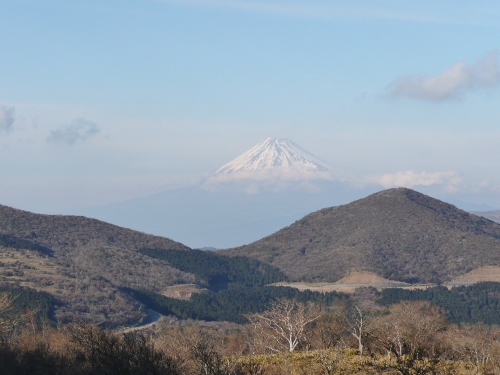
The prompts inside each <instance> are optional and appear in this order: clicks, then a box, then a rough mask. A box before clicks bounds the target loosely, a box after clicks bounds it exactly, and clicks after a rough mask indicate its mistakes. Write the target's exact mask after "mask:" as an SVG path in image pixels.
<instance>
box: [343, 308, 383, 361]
mask: <svg viewBox="0 0 500 375" xmlns="http://www.w3.org/2000/svg"><path fill="white" fill-rule="evenodd" d="M335 315H336V317H337V320H338V322H339V323H340V325H341V326H342V328H343V329H344V330H345V331H346V332H348V333H349V334H350V335H351V336H353V337H354V338H355V339H356V341H357V342H358V350H359V356H360V357H362V356H363V353H364V348H365V342H366V339H367V337H368V334H369V330H370V329H371V327H372V325H373V322H374V316H373V313H371V312H369V311H365V310H363V309H361V307H359V306H345V307H344V308H342V309H339V310H337V311H336V312H335Z"/></svg>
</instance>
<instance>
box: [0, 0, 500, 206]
mask: <svg viewBox="0 0 500 375" xmlns="http://www.w3.org/2000/svg"><path fill="white" fill-rule="evenodd" d="M1 4H2V22H0V33H1V35H2V36H3V38H2V54H1V58H0V71H1V72H2V74H0V160H1V161H0V178H1V179H2V183H1V184H0V203H1V204H7V205H11V206H15V207H18V208H23V209H30V210H35V211H40V212H49V211H50V212H56V211H57V210H63V209H68V208H72V207H81V206H86V205H98V204H105V203H110V202H116V201H120V200H124V199H129V198H133V197H136V196H144V195H147V194H151V193H154V192H158V191H161V190H164V189H166V188H168V187H171V186H178V185H179V184H185V183H189V182H190V181H194V180H196V179H197V178H199V177H200V176H201V175H203V174H205V173H208V172H211V171H213V170H215V169H217V168H218V167H220V166H221V165H222V164H225V163H226V162H228V161H229V160H231V159H232V158H234V157H235V156H237V155H238V154H240V153H242V152H244V151H245V150H247V149H248V148H250V147H252V146H253V145H255V144H256V143H258V142H260V141H261V140H263V139H264V138H266V137H268V136H270V137H284V138H289V139H291V140H293V141H294V142H296V143H298V144H299V145H301V146H302V147H304V148H305V149H307V150H309V151H311V152H313V153H314V154H316V155H318V156H319V157H321V158H323V159H325V160H328V161H329V162H331V163H333V164H335V165H338V166H339V167H342V168H344V169H348V170H349V171H351V172H352V173H355V174H357V175H358V176H360V178H363V179H367V180H372V181H378V182H382V183H384V184H385V186H386V187H390V186H399V185H406V186H408V187H412V186H418V184H419V183H420V184H422V183H426V184H435V185H437V186H440V187H442V189H443V191H447V192H449V193H450V194H451V195H453V194H454V195H455V196H457V197H460V199H461V200H464V201H474V202H482V203H485V204H488V205H490V206H491V207H492V208H500V176H499V174H498V171H499V167H500V147H499V146H498V145H499V144H500V68H499V64H500V54H499V53H500V23H499V22H498V19H500V4H498V2H497V1H481V2H479V3H474V4H472V3H470V2H465V1H453V2H452V1H440V2H431V1H406V2H401V1H384V0H373V1H358V2H352V1H336V2H332V1H316V0H309V1H284V0H283V1H278V0H268V1H259V0H253V1H246V0H233V1H230V0H205V1H203V0H178V1H177V0H163V1H161V0H157V1H146V0H143V1H140V0H136V1H134V0H124V1H123V0H122V1H115V0H109V1H104V0H101V1H81V0H80V1H71V0H66V1H56V0H45V1H23V0H21V1H1Z"/></svg>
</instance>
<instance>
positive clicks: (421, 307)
mask: <svg viewBox="0 0 500 375" xmlns="http://www.w3.org/2000/svg"><path fill="white" fill-rule="evenodd" d="M389 311H390V314H389V315H387V316H384V317H381V318H380V319H378V321H377V327H376V330H375V332H374V335H375V337H376V338H377V340H378V342H379V344H381V346H382V347H383V348H385V350H386V351H387V353H388V362H387V363H386V366H388V367H389V368H393V369H395V370H397V371H399V373H401V374H404V375H406V374H431V373H434V371H435V369H436V368H437V366H438V364H439V363H440V362H441V359H442V354H443V352H444V345H443V340H441V336H440V333H441V332H443V331H444V330H445V329H446V327H447V325H448V322H447V321H446V319H445V318H444V317H443V316H442V314H441V313H440V311H439V308H438V307H436V306H433V305H431V304H430V303H429V302H427V301H413V302H410V301H405V302H400V303H398V304H396V305H393V306H392V307H391V308H390V310H389Z"/></svg>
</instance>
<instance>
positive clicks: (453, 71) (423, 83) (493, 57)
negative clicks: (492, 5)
mask: <svg viewBox="0 0 500 375" xmlns="http://www.w3.org/2000/svg"><path fill="white" fill-rule="evenodd" d="M499 85H500V63H499V59H498V52H492V53H490V54H489V55H487V56H486V57H484V58H482V59H481V60H479V61H478V62H477V63H476V64H468V63H466V62H463V61H461V62H458V63H456V64H454V65H452V66H450V67H449V68H447V69H445V70H444V71H443V72H442V73H441V74H438V75H419V76H410V77H405V78H401V79H398V80H396V81H394V82H392V83H391V84H389V85H388V87H387V91H388V93H389V95H391V96H393V97H406V98H411V99H420V100H428V101H444V100H449V99H454V98H457V97H460V96H461V95H464V94H465V93H466V92H470V91H475V90H481V89H487V88H492V87H496V86H499Z"/></svg>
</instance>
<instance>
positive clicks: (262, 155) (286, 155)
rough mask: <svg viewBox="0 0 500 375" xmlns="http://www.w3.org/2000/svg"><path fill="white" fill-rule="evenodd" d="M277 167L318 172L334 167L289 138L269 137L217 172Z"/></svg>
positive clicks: (225, 172)
mask: <svg viewBox="0 0 500 375" xmlns="http://www.w3.org/2000/svg"><path fill="white" fill-rule="evenodd" d="M275 168H300V169H304V170H308V171H318V172H326V171H329V170H331V169H332V167H331V166H330V165H329V163H327V162H325V161H323V160H321V159H319V158H318V157H316V156H314V155H313V154H311V153H310V152H308V151H306V150H304V149H303V148H302V147H300V146H299V145H297V144H296V143H294V142H292V141H290V140H288V139H274V138H267V139H265V140H264V141H262V142H260V143H259V144H258V145H256V146H254V147H253V148H251V149H250V150H248V151H247V152H245V153H243V154H242V155H240V156H238V157H237V158H236V159H234V160H232V161H230V162H229V163H227V164H226V165H223V166H222V167H220V168H219V169H218V170H216V171H215V174H229V173H235V172H241V171H258V170H266V169H275Z"/></svg>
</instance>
